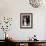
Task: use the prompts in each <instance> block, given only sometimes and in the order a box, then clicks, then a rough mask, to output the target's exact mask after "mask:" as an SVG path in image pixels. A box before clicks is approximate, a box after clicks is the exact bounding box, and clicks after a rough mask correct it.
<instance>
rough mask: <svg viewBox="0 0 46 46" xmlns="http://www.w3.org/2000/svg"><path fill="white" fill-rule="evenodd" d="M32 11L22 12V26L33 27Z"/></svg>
mask: <svg viewBox="0 0 46 46" xmlns="http://www.w3.org/2000/svg"><path fill="white" fill-rule="evenodd" d="M32 16H33V15H32V13H20V28H32Z"/></svg>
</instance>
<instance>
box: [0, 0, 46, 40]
mask: <svg viewBox="0 0 46 46" xmlns="http://www.w3.org/2000/svg"><path fill="white" fill-rule="evenodd" d="M45 12H46V6H43V7H40V8H33V7H32V6H31V5H30V4H29V1H28V0H0V19H2V18H3V17H4V16H5V17H12V18H13V20H12V25H11V27H10V31H8V32H7V33H8V34H9V36H10V37H12V38H13V39H16V40H28V39H29V37H32V36H33V35H34V34H36V36H37V39H39V40H46V38H45V37H46V36H45V34H46V33H45V32H46V31H45V30H46V28H45V27H46V26H45V15H46V13H45ZM20 13H33V28H32V29H21V28H20ZM2 33H3V31H2V30H1V29H0V35H1V36H0V39H4V36H3V35H4V33H3V34H2ZM2 36H3V37H2Z"/></svg>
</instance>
